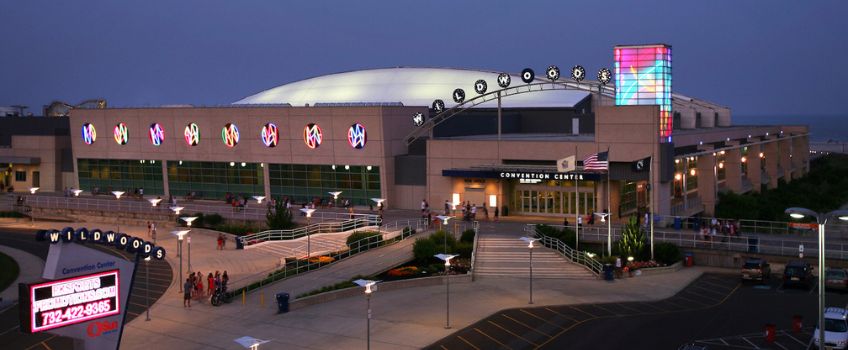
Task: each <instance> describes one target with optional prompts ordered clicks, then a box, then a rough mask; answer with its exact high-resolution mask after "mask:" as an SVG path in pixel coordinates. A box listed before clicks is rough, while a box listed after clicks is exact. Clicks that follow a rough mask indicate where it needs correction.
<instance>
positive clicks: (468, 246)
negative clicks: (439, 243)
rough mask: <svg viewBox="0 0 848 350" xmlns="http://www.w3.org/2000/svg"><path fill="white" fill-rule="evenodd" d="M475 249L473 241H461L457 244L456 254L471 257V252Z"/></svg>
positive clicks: (461, 256)
mask: <svg viewBox="0 0 848 350" xmlns="http://www.w3.org/2000/svg"><path fill="white" fill-rule="evenodd" d="M473 251H474V243H473V242H459V243H457V244H456V254H459V257H460V258H466V259H471V253H472V252H473Z"/></svg>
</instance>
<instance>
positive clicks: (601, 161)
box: [583, 151, 609, 170]
mask: <svg viewBox="0 0 848 350" xmlns="http://www.w3.org/2000/svg"><path fill="white" fill-rule="evenodd" d="M583 170H609V151H606V152H600V153H593V154H590V155H589V156H588V157H586V159H583Z"/></svg>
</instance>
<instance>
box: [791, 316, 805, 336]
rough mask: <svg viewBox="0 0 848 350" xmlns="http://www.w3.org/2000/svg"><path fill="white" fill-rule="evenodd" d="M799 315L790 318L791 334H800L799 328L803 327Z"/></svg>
mask: <svg viewBox="0 0 848 350" xmlns="http://www.w3.org/2000/svg"><path fill="white" fill-rule="evenodd" d="M801 319H802V318H801V315H794V316H792V332H795V333H800V332H801V328H803V327H804V326H803V325H802V324H801Z"/></svg>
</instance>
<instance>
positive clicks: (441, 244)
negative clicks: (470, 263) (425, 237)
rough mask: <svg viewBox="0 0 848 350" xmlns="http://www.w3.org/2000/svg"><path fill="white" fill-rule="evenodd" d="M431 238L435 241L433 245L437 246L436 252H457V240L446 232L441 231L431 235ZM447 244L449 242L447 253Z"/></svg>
mask: <svg viewBox="0 0 848 350" xmlns="http://www.w3.org/2000/svg"><path fill="white" fill-rule="evenodd" d="M429 238H430V240H431V241H433V244H435V245H436V250H438V251H439V253H448V254H452V253H454V252H456V238H454V237H453V235H451V234H448V233H447V232H445V231H442V230H439V231H436V232H435V233H433V234H432V235H430V237H429ZM445 242H447V251H446V252H444V250H445Z"/></svg>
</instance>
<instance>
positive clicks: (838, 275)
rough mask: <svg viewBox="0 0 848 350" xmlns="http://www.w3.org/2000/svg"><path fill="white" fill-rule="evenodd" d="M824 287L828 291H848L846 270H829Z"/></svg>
mask: <svg viewBox="0 0 848 350" xmlns="http://www.w3.org/2000/svg"><path fill="white" fill-rule="evenodd" d="M824 286H825V288H828V289H838V290H842V291H848V272H846V271H845V269H836V268H829V269H827V271H826V272H825V274H824Z"/></svg>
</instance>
